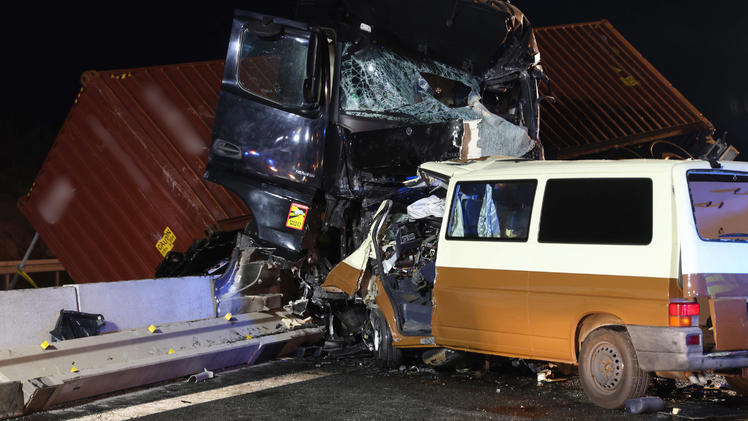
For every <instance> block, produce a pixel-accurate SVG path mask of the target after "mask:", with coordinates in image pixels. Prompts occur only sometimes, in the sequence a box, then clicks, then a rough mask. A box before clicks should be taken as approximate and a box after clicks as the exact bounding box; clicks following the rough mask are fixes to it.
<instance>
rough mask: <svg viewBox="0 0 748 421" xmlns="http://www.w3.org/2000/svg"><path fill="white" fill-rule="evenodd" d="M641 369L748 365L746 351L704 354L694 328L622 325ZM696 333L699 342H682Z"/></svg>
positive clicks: (698, 331)
mask: <svg viewBox="0 0 748 421" xmlns="http://www.w3.org/2000/svg"><path fill="white" fill-rule="evenodd" d="M626 329H627V330H628V333H629V336H630V337H631V343H632V345H633V346H634V349H635V350H636V358H637V360H638V361H639V367H641V369H642V370H644V371H700V370H721V369H730V368H741V367H748V350H745V351H724V352H712V353H708V354H704V350H703V347H702V345H701V344H702V342H703V340H702V339H703V338H702V337H701V329H700V328H698V327H664V326H638V325H626ZM689 335H699V345H686V336H689Z"/></svg>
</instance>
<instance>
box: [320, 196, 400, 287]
mask: <svg viewBox="0 0 748 421" xmlns="http://www.w3.org/2000/svg"><path fill="white" fill-rule="evenodd" d="M386 208H387V203H386V202H382V204H381V205H379V208H378V209H377V212H376V213H375V214H374V221H375V222H376V221H379V220H380V219H381V216H382V213H383V212H384V211H385V209H386ZM375 222H374V223H372V225H371V227H370V228H369V234H368V235H367V236H366V238H365V239H364V241H363V242H362V243H361V246H359V248H358V249H356V251H354V252H353V253H352V254H350V255H349V256H348V257H346V258H345V259H343V261H341V262H340V263H338V264H337V265H335V267H334V268H333V269H332V271H330V274H329V275H328V276H327V279H325V282H324V283H323V284H322V288H323V289H325V290H327V291H330V292H338V291H343V292H345V293H346V294H348V295H349V296H352V295H353V294H355V293H356V291H358V289H359V287H360V286H361V280H362V279H363V277H364V273H365V271H366V266H367V265H368V263H369V258H370V257H371V258H375V257H376V255H374V250H373V243H372V239H371V238H372V235H374V230H375V229H376V228H377V227H380V226H381V225H380V224H377V223H375Z"/></svg>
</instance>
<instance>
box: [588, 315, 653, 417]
mask: <svg viewBox="0 0 748 421" xmlns="http://www.w3.org/2000/svg"><path fill="white" fill-rule="evenodd" d="M579 378H580V380H581V382H582V387H583V388H584V391H585V393H586V394H587V396H588V397H589V398H590V400H591V401H592V402H593V403H595V404H596V405H598V406H601V407H603V408H620V407H622V406H623V405H624V403H626V401H627V400H628V399H632V398H638V397H641V396H644V394H645V393H646V392H647V386H649V373H647V372H646V371H643V370H642V369H640V368H639V361H638V360H637V359H636V352H635V351H634V347H633V345H631V340H630V339H629V335H628V333H626V332H625V331H616V330H612V329H605V328H601V329H597V330H594V331H592V333H590V334H589V336H587V338H586V339H585V340H584V342H583V343H582V350H581V355H580V359H579Z"/></svg>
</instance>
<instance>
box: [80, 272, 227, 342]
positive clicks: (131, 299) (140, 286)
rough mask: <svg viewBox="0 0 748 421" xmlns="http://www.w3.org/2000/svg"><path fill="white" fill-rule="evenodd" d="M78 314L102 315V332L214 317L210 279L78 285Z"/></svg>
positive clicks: (165, 279) (195, 277)
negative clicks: (104, 321)
mask: <svg viewBox="0 0 748 421" xmlns="http://www.w3.org/2000/svg"><path fill="white" fill-rule="evenodd" d="M71 287H73V288H76V289H77V290H78V299H79V303H78V304H79V311H82V312H85V313H96V314H102V315H104V320H106V326H104V329H103V330H102V332H114V331H117V330H122V329H131V328H137V327H143V326H149V325H150V324H159V323H174V322H183V321H187V320H198V319H206V318H209V317H215V305H214V302H213V284H212V282H211V278H210V277H209V276H188V277H183V278H158V279H141V280H137V281H120V282H102V283H95V284H79V285H72V286H71Z"/></svg>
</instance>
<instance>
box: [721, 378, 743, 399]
mask: <svg viewBox="0 0 748 421" xmlns="http://www.w3.org/2000/svg"><path fill="white" fill-rule="evenodd" d="M726 379H727V384H728V385H730V389H732V390H734V391H736V392H738V393H739V394H741V395H743V396H748V377H743V376H726Z"/></svg>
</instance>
